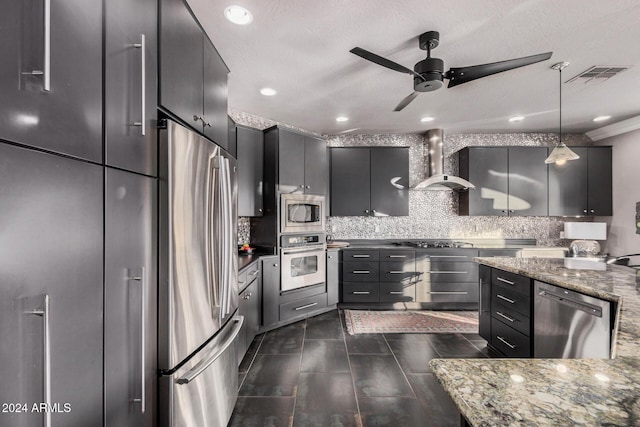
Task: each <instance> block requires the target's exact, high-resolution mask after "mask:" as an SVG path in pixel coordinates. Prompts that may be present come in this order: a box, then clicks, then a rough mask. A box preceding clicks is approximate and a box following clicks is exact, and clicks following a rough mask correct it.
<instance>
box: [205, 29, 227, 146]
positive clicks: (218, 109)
mask: <svg viewBox="0 0 640 427" xmlns="http://www.w3.org/2000/svg"><path fill="white" fill-rule="evenodd" d="M203 58H204V59H203V61H204V71H203V90H204V107H203V109H202V115H203V117H204V119H205V121H206V122H207V124H206V125H204V134H205V136H206V137H208V138H209V139H211V140H212V141H214V142H215V143H216V144H218V145H219V146H221V147H222V148H224V149H225V150H227V149H228V148H229V124H228V121H227V73H229V70H228V69H227V66H226V65H225V63H224V61H222V58H221V57H220V54H219V53H218V51H217V50H216V48H215V47H214V46H213V44H212V43H211V42H210V41H209V38H208V37H206V36H204V42H203Z"/></svg>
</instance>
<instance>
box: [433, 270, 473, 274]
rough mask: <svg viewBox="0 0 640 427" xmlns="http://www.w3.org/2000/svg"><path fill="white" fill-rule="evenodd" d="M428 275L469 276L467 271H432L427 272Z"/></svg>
mask: <svg viewBox="0 0 640 427" xmlns="http://www.w3.org/2000/svg"><path fill="white" fill-rule="evenodd" d="M427 273H429V274H467V272H466V271H455V270H451V271H449V270H437V271H436V270H432V271H427Z"/></svg>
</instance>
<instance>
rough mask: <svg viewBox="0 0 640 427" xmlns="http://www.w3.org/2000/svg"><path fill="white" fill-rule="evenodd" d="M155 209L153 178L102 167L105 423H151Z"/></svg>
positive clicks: (153, 407) (153, 401)
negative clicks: (104, 179)
mask: <svg viewBox="0 0 640 427" xmlns="http://www.w3.org/2000/svg"><path fill="white" fill-rule="evenodd" d="M156 212H157V196H156V180H155V179H154V178H149V177H145V176H141V175H138V174H133V173H129V172H124V171H120V170H116V169H111V168H106V185H105V271H104V275H105V280H104V285H105V287H104V289H105V290H104V295H105V306H104V317H105V319H104V321H105V325H104V333H105V336H104V345H105V352H104V355H105V372H107V373H108V375H105V407H106V423H105V425H106V426H107V427H112V426H113V427H115V426H118V427H120V426H123V427H126V426H130V427H134V426H136V427H138V426H145V427H146V426H148V427H150V426H152V425H154V418H155V417H154V412H155V408H156V405H155V401H156V393H155V389H156V379H157V367H156V359H157V356H156V347H157V343H156V336H157V327H156V325H157V322H156V315H157V314H156V307H157V274H156V265H157V256H156V253H157V238H156V229H157V221H156V215H157V214H156ZM142 369H144V372H143V371H142ZM142 381H144V385H143V384H142ZM143 393H144V395H143ZM136 399H139V400H136ZM143 403H144V407H143Z"/></svg>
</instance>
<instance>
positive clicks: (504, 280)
mask: <svg viewBox="0 0 640 427" xmlns="http://www.w3.org/2000/svg"><path fill="white" fill-rule="evenodd" d="M496 279H498V280H499V281H501V282H502V283H506V284H507V285H511V286H513V285H515V282H512V281H511V280H507V279H503V278H502V277H496Z"/></svg>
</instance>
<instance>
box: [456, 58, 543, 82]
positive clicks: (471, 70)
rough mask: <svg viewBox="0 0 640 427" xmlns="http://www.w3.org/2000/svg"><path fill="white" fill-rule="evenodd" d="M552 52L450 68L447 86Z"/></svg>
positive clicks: (532, 61)
mask: <svg viewBox="0 0 640 427" xmlns="http://www.w3.org/2000/svg"><path fill="white" fill-rule="evenodd" d="M552 54H553V52H546V53H540V54H538V55H531V56H525V57H523V58H516V59H509V60H507V61H500V62H493V63H491V64H483V65H473V66H471V67H461V68H452V69H450V70H449V71H448V72H447V73H446V78H448V79H449V85H448V86H447V87H454V86H457V85H461V84H462V83H467V82H470V81H472V80H476V79H479V78H482V77H486V76H490V75H492V74H496V73H501V72H503V71H508V70H513V69H514V68H520V67H524V66H525V65H531V64H535V63H536V62H540V61H545V60H547V59H549V58H551V55H552Z"/></svg>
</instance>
